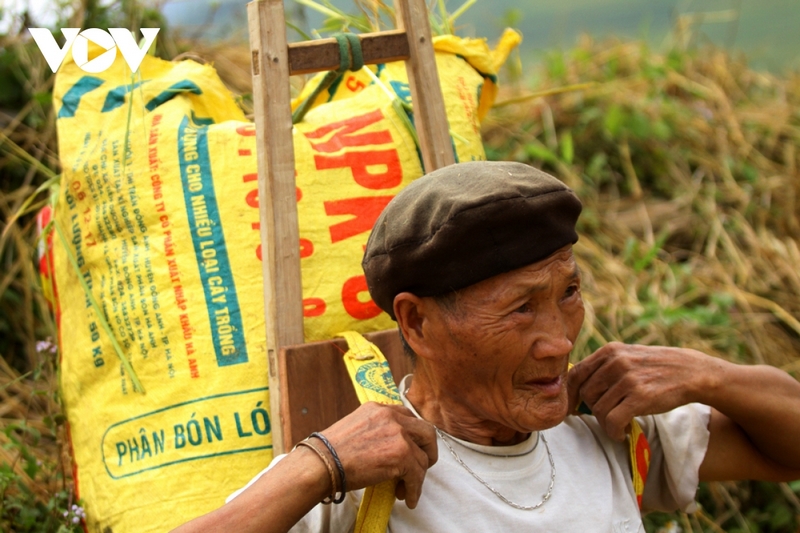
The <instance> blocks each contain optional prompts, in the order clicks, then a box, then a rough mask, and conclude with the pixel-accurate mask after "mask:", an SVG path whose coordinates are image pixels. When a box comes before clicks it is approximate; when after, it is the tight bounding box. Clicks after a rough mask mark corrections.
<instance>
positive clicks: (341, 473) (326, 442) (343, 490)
mask: <svg viewBox="0 0 800 533" xmlns="http://www.w3.org/2000/svg"><path fill="white" fill-rule="evenodd" d="M311 437H314V438H317V439H319V440H321V441H322V443H323V444H324V445H325V447H326V448H328V451H329V452H331V456H333V462H334V463H336V468H337V469H338V470H339V478H340V479H341V481H342V485H341V491H340V493H339V497H337V498H334V499H333V503H342V502H343V501H344V497H345V493H346V492H347V479H346V478H345V476H344V467H343V466H342V461H340V460H339V456H338V455H337V454H336V450H334V449H333V445H332V444H331V443H330V441H329V440H328V439H326V438H325V435H323V434H322V433H318V432H316V431H315V432H314V433H312V434H311V435H309V436H308V438H309V439H310V438H311Z"/></svg>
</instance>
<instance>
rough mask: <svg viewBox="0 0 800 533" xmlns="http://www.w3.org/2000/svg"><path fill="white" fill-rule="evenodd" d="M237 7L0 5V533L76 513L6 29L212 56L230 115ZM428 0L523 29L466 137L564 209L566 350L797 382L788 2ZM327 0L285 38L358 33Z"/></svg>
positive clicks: (42, 92) (242, 51)
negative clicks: (572, 266)
mask: <svg viewBox="0 0 800 533" xmlns="http://www.w3.org/2000/svg"><path fill="white" fill-rule="evenodd" d="M245 3H246V2H244V1H242V0H236V1H233V0H213V1H208V2H205V1H197V0H166V1H162V2H158V3H146V2H137V1H134V0H106V1H100V0H82V1H78V2H70V1H67V0H57V1H56V0H53V1H46V0H36V1H34V0H30V1H25V0H0V232H1V233H0V265H2V266H0V530H2V531H58V532H66V531H80V530H81V529H80V525H81V513H82V510H81V508H80V506H81V505H82V502H79V501H76V499H75V493H74V487H73V484H72V476H71V462H70V458H69V447H68V441H67V433H66V425H65V424H64V421H65V419H64V416H63V414H62V412H61V407H60V402H59V398H58V393H57V382H58V366H57V360H58V346H57V345H56V343H55V342H54V339H55V338H57V334H56V332H55V329H54V323H53V320H52V318H51V316H50V313H49V311H48V307H47V304H46V302H45V300H44V298H43V295H42V291H41V289H40V288H39V286H38V273H37V268H38V264H37V260H36V257H35V256H36V253H35V251H36V248H37V246H38V245H39V242H38V240H37V228H36V220H35V216H34V215H35V212H36V211H37V210H38V209H39V208H41V207H42V206H43V205H45V204H46V203H47V202H48V201H49V199H50V196H51V195H52V194H53V193H54V191H55V190H56V188H57V186H58V177H59V172H60V170H59V165H58V156H57V139H56V138H55V127H54V112H53V108H52V105H51V97H50V92H51V90H52V84H53V76H52V73H51V72H50V71H49V69H48V68H47V65H46V64H45V62H44V60H43V58H42V57H41V54H40V52H39V51H38V49H37V48H36V47H35V45H33V43H32V42H31V41H30V39H29V36H28V34H27V32H25V31H24V28H25V27H31V26H46V27H50V28H58V27H82V28H88V27H101V28H107V27H116V26H122V27H128V28H140V27H161V28H162V32H160V33H159V39H158V42H157V44H156V54H157V55H159V56H160V57H162V58H165V59H176V58H177V59H183V58H191V59H195V60H198V61H204V62H209V63H212V64H213V65H214V66H215V67H216V68H217V70H218V71H219V73H220V76H221V77H222V78H223V80H224V81H225V83H226V84H227V85H228V87H229V88H230V89H231V90H232V91H233V92H234V93H236V94H237V95H238V96H240V97H241V98H240V101H241V103H242V105H243V107H244V108H245V110H246V111H247V112H250V109H248V102H249V93H250V90H251V89H250V74H249V57H250V55H249V51H248V48H247V44H246V43H245V42H243V39H245V38H246V26H247V24H246V13H245V7H244V6H245ZM431 4H432V5H431V11H432V13H439V10H440V4H443V5H444V6H445V9H446V10H447V12H448V13H450V14H456V13H458V12H459V11H460V9H461V7H462V6H464V5H466V6H467V7H468V9H467V10H466V11H464V12H463V14H461V15H459V16H458V18H457V20H455V22H454V24H455V28H456V33H459V34H461V35H464V36H481V37H487V38H488V39H489V41H490V43H491V42H493V41H494V40H496V39H497V37H498V36H499V35H500V32H501V29H502V28H503V27H505V26H509V25H510V26H514V27H517V28H519V29H520V30H521V32H522V33H523V35H524V42H523V46H522V48H521V50H520V52H519V54H517V55H515V56H513V57H512V58H511V60H509V62H508V65H507V67H506V70H505V71H504V72H503V75H502V78H501V84H502V91H501V94H500V96H499V98H498V101H497V105H496V107H495V109H494V110H493V111H492V113H491V114H490V115H489V117H487V119H486V121H485V122H484V127H483V136H484V141H485V145H486V150H487V156H488V157H489V158H491V159H511V160H518V161H523V162H526V163H530V164H533V165H535V166H537V167H541V168H544V169H545V170H547V171H549V172H552V173H554V174H555V175H557V176H559V177H560V178H561V179H562V180H564V181H565V182H566V183H567V184H568V185H570V186H571V187H573V188H574V189H575V190H576V191H577V192H578V194H579V196H580V197H581V199H582V200H583V202H584V205H585V211H584V214H583V216H582V220H581V226H580V228H579V229H580V233H581V239H580V241H579V243H578V245H577V247H576V253H577V255H578V257H579V260H580V262H581V264H582V267H583V270H584V272H585V273H586V274H587V275H586V287H585V299H586V301H587V302H588V305H587V310H588V313H587V319H586V323H585V327H584V330H583V333H582V334H581V336H580V338H579V340H578V343H577V346H576V350H575V356H576V357H577V358H581V357H585V356H586V355H588V354H589V353H591V352H592V351H593V350H594V349H596V348H597V347H599V346H601V345H603V344H604V343H605V342H608V341H610V340H621V341H625V342H636V343H642V344H659V343H665V344H672V345H683V346H691V347H694V348H697V349H700V350H703V351H706V352H707V353H711V354H714V355H716V356H719V357H724V358H727V359H729V360H733V361H736V362H740V363H744V364H753V363H758V364H761V363H766V364H772V365H775V366H778V367H780V368H782V369H784V370H786V371H787V372H790V373H792V375H793V376H795V377H798V376H800V320H799V319H800V274H798V268H797V265H798V264H800V198H798V196H799V195H800V170H798V169H800V150H799V149H798V147H799V146H800V32H799V31H797V28H800V4H798V2H797V0H761V1H758V2H756V1H755V0H739V1H736V0H693V1H688V0H687V1H678V0H593V1H589V0H561V1H559V2H533V1H529V2H511V1H510V0H477V1H475V2H472V1H471V0H470V1H468V2H467V3H466V4H463V3H462V2H461V1H460V0H449V1H448V2H447V3H446V4H444V2H438V1H436V2H432V3H431ZM335 5H336V7H337V8H339V9H341V10H342V11H343V12H344V13H352V14H354V15H353V16H350V15H347V16H345V15H342V16H335V17H330V16H329V15H330V14H331V13H330V9H331V6H329V5H328V4H325V3H323V2H321V1H319V0H315V1H311V0H302V3H301V2H295V1H287V2H286V8H287V14H288V15H289V17H290V22H291V23H292V25H293V26H294V27H295V28H297V31H293V32H291V33H292V35H293V38H295V39H299V38H300V36H301V35H302V34H308V35H310V36H312V37H313V36H315V35H319V34H322V35H326V34H328V33H329V32H330V31H337V30H339V29H341V28H342V27H346V28H351V29H353V30H354V31H360V30H357V28H359V27H360V26H359V25H360V24H363V23H364V21H365V20H366V19H365V17H364V13H370V12H371V9H372V7H371V6H373V5H374V4H373V3H372V2H369V1H367V0H362V1H361V2H359V3H358V4H352V3H348V2H338V1H337V2H336V3H335ZM320 6H322V7H320ZM325 10H328V13H327V15H325V14H323V13H322V11H325ZM384 18H385V17H384ZM296 81H297V84H298V86H299V85H300V84H301V83H302V80H296ZM576 87H577V88H576ZM799 496H800V483H794V484H769V483H713V484H707V485H703V487H702V488H701V491H700V494H699V500H700V502H701V510H700V511H698V512H697V513H694V514H691V515H687V514H684V513H677V514H674V515H666V514H651V515H649V516H648V517H647V519H646V525H647V529H648V531H651V532H656V531H663V532H678V531H685V532H701V531H709V532H712V531H713V532H719V531H731V532H733V531H741V532H744V531H752V532H756V531H764V532H768V531H775V532H786V533H792V532H798V531H800V498H799ZM576 504H579V502H577V503H576Z"/></svg>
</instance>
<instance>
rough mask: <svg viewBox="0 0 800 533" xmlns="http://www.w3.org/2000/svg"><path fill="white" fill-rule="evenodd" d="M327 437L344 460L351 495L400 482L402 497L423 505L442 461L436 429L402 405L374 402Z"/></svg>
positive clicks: (408, 502)
mask: <svg viewBox="0 0 800 533" xmlns="http://www.w3.org/2000/svg"><path fill="white" fill-rule="evenodd" d="M322 433H323V434H324V435H325V437H327V438H328V440H329V441H330V442H331V444H332V445H333V447H334V449H335V450H336V453H337V454H338V455H339V458H340V459H341V461H342V465H343V466H344V470H345V474H346V476H347V488H348V490H355V489H361V488H364V487H368V486H371V485H377V484H378V483H381V482H383V481H387V480H390V479H391V480H396V481H398V484H397V490H396V495H397V498H398V499H400V500H405V502H406V505H407V506H408V507H409V508H410V509H413V508H415V507H416V506H417V502H418V501H419V497H420V494H421V492H422V482H423V481H424V479H425V473H426V472H427V470H428V468H430V467H431V466H432V465H433V464H434V463H435V462H436V460H437V458H438V448H437V446H436V432H435V431H434V429H433V426H432V425H431V424H429V423H428V422H425V421H424V420H420V419H418V418H416V417H415V416H414V415H413V414H412V413H411V411H409V410H408V409H406V408H405V407H402V406H400V405H379V404H376V403H372V402H370V403H366V404H364V405H362V406H361V407H359V408H358V409H357V410H356V411H354V412H353V413H352V414H350V415H349V416H347V417H345V418H343V419H341V420H340V421H338V422H337V423H335V424H334V425H332V426H331V427H330V428H328V429H326V430H325V431H323V432H322Z"/></svg>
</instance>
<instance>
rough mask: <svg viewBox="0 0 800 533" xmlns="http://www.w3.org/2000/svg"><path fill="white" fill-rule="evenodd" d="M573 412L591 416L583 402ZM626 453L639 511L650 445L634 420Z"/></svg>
mask: <svg viewBox="0 0 800 533" xmlns="http://www.w3.org/2000/svg"><path fill="white" fill-rule="evenodd" d="M573 366H575V365H573V364H572V363H570V364H569V370H572V367H573ZM575 410H576V411H578V412H580V413H582V414H586V415H591V414H592V410H591V409H589V407H588V406H587V405H586V404H585V403H583V402H581V404H580V405H579V406H577V407H576V408H575ZM628 453H630V457H631V480H632V481H633V491H634V492H635V493H636V502H637V503H638V504H639V509H641V508H642V495H643V494H644V484H645V482H646V481H647V473H648V472H649V471H650V443H648V442H647V437H646V436H645V434H644V431H642V426H641V425H640V424H639V422H637V421H636V419H635V418H634V419H633V420H631V426H630V428H629V429H628Z"/></svg>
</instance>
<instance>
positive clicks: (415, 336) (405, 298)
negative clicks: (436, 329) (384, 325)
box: [394, 292, 434, 357]
mask: <svg viewBox="0 0 800 533" xmlns="http://www.w3.org/2000/svg"><path fill="white" fill-rule="evenodd" d="M432 303H433V302H432V301H431V299H430V298H420V297H419V296H417V295H415V294H411V293H410V292H401V293H400V294H398V295H397V296H395V297H394V316H395V317H396V318H397V325H398V327H399V328H400V330H401V331H402V332H403V337H405V339H406V342H408V345H409V346H411V349H412V350H414V353H416V354H417V355H418V356H420V357H427V356H429V354H431V353H433V350H432V349H431V348H432V346H431V344H432V343H431V339H430V338H429V337H430V333H431V331H430V322H431V318H432V313H433V312H434V309H433V306H432Z"/></svg>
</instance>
